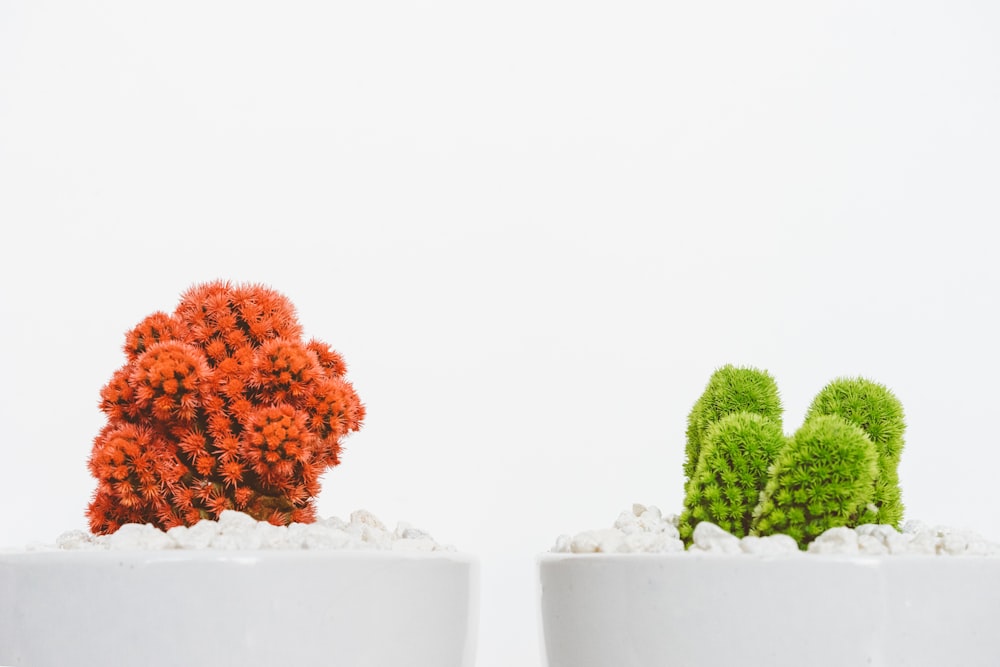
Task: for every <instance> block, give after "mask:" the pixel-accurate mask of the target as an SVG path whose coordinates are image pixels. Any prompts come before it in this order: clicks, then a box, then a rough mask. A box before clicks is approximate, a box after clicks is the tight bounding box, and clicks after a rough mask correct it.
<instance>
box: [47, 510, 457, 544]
mask: <svg viewBox="0 0 1000 667" xmlns="http://www.w3.org/2000/svg"><path fill="white" fill-rule="evenodd" d="M30 549H32V550H35V551H45V550H83V551H86V550H91V551H95V550H96V551H106V550H160V549H225V550H252V549H285V550H294V549H342V550H350V549H363V550H379V551H408V552H416V551H423V552H430V551H455V548H454V547H452V546H445V545H441V544H439V543H438V542H436V541H435V540H434V539H433V538H432V537H431V536H430V535H429V534H427V533H426V532H424V531H422V530H419V529H417V528H414V527H413V526H411V525H409V524H407V523H399V524H398V525H397V526H396V529H395V530H389V529H388V528H386V527H385V525H384V524H383V523H382V522H381V521H379V520H378V518H377V517H376V516H375V515H374V514H372V513H371V512H368V511H367V510H358V511H356V512H354V513H352V514H351V518H350V520H349V521H343V520H342V519H338V518H337V517H330V518H329V519H321V520H319V521H317V522H315V523H293V524H290V525H288V526H275V525H272V524H270V523H267V522H266V521H257V520H256V519H254V518H253V517H251V516H249V515H247V514H243V513H242V512H234V511H230V510H227V511H225V512H223V513H222V515H221V516H220V517H219V520H218V521H208V520H205V521H199V522H198V523H196V524H195V525H193V526H190V527H186V526H177V527H176V528H171V529H170V530H168V531H166V532H164V531H162V530H159V529H157V528H155V527H154V526H152V525H150V524H126V525H124V526H122V527H121V528H119V529H118V530H117V531H115V532H114V533H112V534H111V535H92V534H90V533H86V532H84V531H81V530H74V531H69V532H66V533H63V534H62V535H60V536H59V537H58V539H57V540H56V543H55V545H33V546H32V547H30Z"/></svg>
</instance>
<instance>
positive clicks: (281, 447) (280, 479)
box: [240, 404, 316, 486]
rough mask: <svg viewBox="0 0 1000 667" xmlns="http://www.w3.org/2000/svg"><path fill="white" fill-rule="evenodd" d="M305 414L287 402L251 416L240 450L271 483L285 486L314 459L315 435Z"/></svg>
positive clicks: (266, 481)
mask: <svg viewBox="0 0 1000 667" xmlns="http://www.w3.org/2000/svg"><path fill="white" fill-rule="evenodd" d="M306 421H307V420H306V415H305V414H304V413H303V412H301V411H298V410H295V409H294V408H293V407H292V406H290V405H287V404H282V405H273V406H266V407H263V408H260V409H258V410H257V411H256V412H254V413H253V414H252V415H251V417H250V422H249V424H248V429H247V432H246V434H245V435H244V441H243V446H242V447H241V450H240V454H241V456H242V458H243V459H244V460H245V461H246V462H247V463H248V464H249V467H250V469H251V470H253V471H254V472H255V473H256V474H257V475H259V476H260V478H261V479H262V480H263V481H264V483H265V484H267V485H268V486H286V485H288V483H289V481H290V480H292V478H293V476H294V475H295V474H296V473H297V472H298V473H299V474H301V464H307V463H309V461H310V460H311V459H312V455H313V450H314V448H315V443H316V436H315V435H314V434H313V433H312V432H310V431H309V429H308V427H307V425H306Z"/></svg>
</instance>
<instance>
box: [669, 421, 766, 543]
mask: <svg viewBox="0 0 1000 667" xmlns="http://www.w3.org/2000/svg"><path fill="white" fill-rule="evenodd" d="M784 445H785V436H784V433H782V430H781V425H780V424H779V423H777V422H775V421H774V420H773V419H769V418H767V417H763V416H761V415H759V414H755V413H749V412H738V413H735V414H730V415H726V416H725V417H723V418H722V419H720V420H719V421H717V422H715V423H714V424H713V425H712V426H711V427H710V428H709V429H708V431H707V432H706V433H705V437H704V443H703V445H702V448H701V454H700V456H699V459H698V465H697V467H696V469H695V473H694V476H693V477H692V478H691V479H690V481H689V482H688V485H687V494H686V497H685V499H684V511H683V513H682V514H681V517H680V522H679V527H678V528H679V530H680V533H681V537H682V538H683V539H684V540H685V541H688V542H690V539H691V534H692V532H693V530H694V526H695V525H696V524H697V523H698V522H700V521H710V522H712V523H714V524H717V525H718V526H720V527H721V528H723V529H724V530H727V531H729V532H730V533H732V534H733V535H736V536H737V537H743V536H745V535H748V534H749V531H750V521H751V518H752V516H751V510H752V508H753V507H754V506H755V505H756V503H757V500H758V498H759V496H760V492H761V491H762V490H763V488H764V484H765V482H766V480H767V474H768V469H769V468H770V466H771V463H772V462H773V461H774V460H775V458H776V457H777V455H778V453H779V451H781V450H782V448H783V447H784Z"/></svg>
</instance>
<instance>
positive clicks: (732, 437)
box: [679, 366, 905, 547]
mask: <svg viewBox="0 0 1000 667" xmlns="http://www.w3.org/2000/svg"><path fill="white" fill-rule="evenodd" d="M904 427H905V424H904V421H903V409H902V406H901V405H900V403H899V401H898V400H897V399H896V397H895V396H893V394H892V392H890V391H889V390H888V389H887V388H885V387H884V386H882V385H880V384H878V383H875V382H872V381H870V380H867V379H864V378H840V379H837V380H834V381H833V382H831V383H830V384H828V385H827V386H826V387H824V388H823V390H822V391H821V392H820V393H819V394H818V395H817V396H816V398H815V399H814V400H813V402H812V404H811V405H810V407H809V409H808V411H807V413H806V419H805V422H804V423H803V425H802V426H801V427H800V428H799V429H798V430H797V431H796V432H795V433H794V434H792V435H791V436H786V435H784V433H783V431H782V426H781V402H780V399H779V397H778V390H777V385H776V384H775V382H774V380H773V378H772V377H771V376H770V375H769V374H767V373H766V372H764V371H761V370H758V369H754V368H737V367H734V366H724V367H722V368H720V369H718V370H717V371H716V372H715V373H714V374H713V375H712V378H711V380H710V381H709V383H708V386H707V387H706V389H705V391H704V393H703V394H702V396H701V397H700V398H699V399H698V401H697V402H696V403H695V405H694V407H693V408H692V410H691V413H690V416H689V419H688V431H687V438H688V439H687V445H686V454H687V458H686V460H685V464H684V470H685V474H686V477H687V482H686V484H685V498H684V510H683V512H682V514H681V516H680V521H679V530H680V533H681V537H682V538H683V539H685V540H686V541H688V542H690V539H691V534H692V532H693V529H694V526H695V525H697V524H698V523H699V522H701V521H710V522H712V523H715V524H718V525H719V526H720V527H722V528H724V529H725V530H727V531H728V532H730V533H732V534H733V535H736V536H737V537H743V536H745V535H771V534H775V533H784V534H787V535H790V536H791V537H793V538H794V539H795V540H796V542H798V544H799V546H800V547H805V546H806V545H808V543H809V542H811V541H812V540H813V539H815V538H816V537H817V536H819V535H820V534H821V533H823V532H824V531H825V530H827V529H829V528H833V527H837V526H849V527H853V526H858V525H861V524H865V523H881V524H888V525H891V526H894V527H896V528H898V527H899V523H900V521H901V520H902V515H903V505H902V500H901V495H900V491H899V478H898V474H897V467H898V465H899V458H900V454H901V452H902V449H903V430H904Z"/></svg>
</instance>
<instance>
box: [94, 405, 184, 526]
mask: <svg viewBox="0 0 1000 667" xmlns="http://www.w3.org/2000/svg"><path fill="white" fill-rule="evenodd" d="M88 467H89V468H90V471H91V473H92V474H93V475H94V476H95V477H97V479H98V480H99V483H98V488H97V494H96V495H95V498H94V500H93V501H92V502H91V507H90V510H89V517H90V523H91V529H92V530H93V531H94V532H104V531H105V530H110V531H113V530H117V528H118V527H119V526H120V525H121V524H123V523H128V522H130V521H131V520H133V519H135V517H136V516H138V515H145V514H147V513H148V514H155V513H156V512H157V511H158V509H159V508H160V506H161V505H162V504H163V503H164V495H165V493H166V492H167V491H168V490H169V489H170V488H171V487H172V486H173V485H174V484H176V482H177V479H178V468H179V462H178V461H177V460H176V458H175V457H174V456H173V453H172V451H171V447H170V445H169V443H167V442H166V441H165V440H163V439H162V438H160V437H159V436H158V435H157V434H156V433H155V432H153V431H151V430H150V429H148V428H145V427H143V426H137V425H135V424H127V423H126V424H122V425H120V426H117V427H113V426H111V425H110V424H109V425H108V426H106V427H105V428H104V429H103V430H102V431H101V433H100V434H99V435H98V436H97V438H95V440H94V448H93V451H92V452H91V455H90V459H89V461H88Z"/></svg>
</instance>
